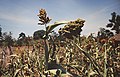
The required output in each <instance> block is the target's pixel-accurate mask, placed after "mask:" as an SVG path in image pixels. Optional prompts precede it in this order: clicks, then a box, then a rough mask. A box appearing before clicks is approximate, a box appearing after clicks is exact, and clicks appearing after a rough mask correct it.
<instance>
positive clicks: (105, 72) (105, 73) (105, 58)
mask: <svg viewBox="0 0 120 77" xmlns="http://www.w3.org/2000/svg"><path fill="white" fill-rule="evenodd" d="M104 60H105V61H104V77H107V67H106V64H107V48H106V44H105V53H104Z"/></svg>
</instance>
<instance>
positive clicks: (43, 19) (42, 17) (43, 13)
mask: <svg viewBox="0 0 120 77" xmlns="http://www.w3.org/2000/svg"><path fill="white" fill-rule="evenodd" d="M38 17H39V18H40V19H39V21H40V22H41V23H38V24H40V25H44V24H47V23H49V22H50V21H51V19H50V18H49V17H47V12H46V11H45V9H41V10H40V11H39V15H38Z"/></svg>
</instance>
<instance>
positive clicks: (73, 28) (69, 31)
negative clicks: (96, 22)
mask: <svg viewBox="0 0 120 77" xmlns="http://www.w3.org/2000/svg"><path fill="white" fill-rule="evenodd" d="M84 22H85V21H84V20H82V19H77V20H76V21H70V22H69V23H68V24H67V25H65V26H64V27H63V28H60V29H59V31H58V32H59V34H60V35H62V36H65V37H66V38H68V39H73V36H74V37H77V36H78V35H80V32H81V31H82V29H81V28H82V27H83V25H84Z"/></svg>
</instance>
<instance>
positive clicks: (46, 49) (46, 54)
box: [44, 24, 49, 70]
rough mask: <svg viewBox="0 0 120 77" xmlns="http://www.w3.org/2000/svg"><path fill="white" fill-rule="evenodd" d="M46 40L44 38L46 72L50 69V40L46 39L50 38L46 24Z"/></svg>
mask: <svg viewBox="0 0 120 77" xmlns="http://www.w3.org/2000/svg"><path fill="white" fill-rule="evenodd" d="M45 29H46V30H45V38H44V43H45V65H46V67H45V68H46V70H47V69H48V60H49V53H48V51H49V44H48V40H47V38H46V37H48V34H47V26H46V24H45Z"/></svg>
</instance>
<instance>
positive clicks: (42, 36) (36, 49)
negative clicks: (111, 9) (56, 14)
mask: <svg viewBox="0 0 120 77" xmlns="http://www.w3.org/2000/svg"><path fill="white" fill-rule="evenodd" d="M38 17H39V21H40V23H38V24H39V25H44V26H45V31H42V30H41V31H37V32H35V33H34V36H33V37H26V36H25V34H24V33H21V34H20V37H19V39H18V40H11V39H12V38H11V36H10V35H6V36H5V35H4V39H3V40H1V42H0V77H119V76H120V40H119V39H120V34H119V33H120V32H119V30H116V34H114V35H112V33H111V32H110V31H108V30H105V29H101V30H100V31H99V32H98V35H97V36H94V34H90V35H89V36H82V35H81V34H80V33H81V31H82V27H84V22H85V20H82V19H79V18H78V19H76V20H74V21H64V22H56V23H54V24H53V25H47V24H48V23H49V22H50V21H51V19H50V18H49V17H48V16H47V12H46V11H45V9H41V10H40V12H39V15H38ZM119 17H120V16H119ZM117 21H118V22H119V23H120V18H119V20H117ZM111 22H113V21H111ZM118 22H116V23H118ZM113 23H114V22H113ZM63 24H64V25H65V26H64V27H63V28H60V29H59V31H58V33H59V35H57V34H56V35H55V34H54V35H53V34H52V33H54V32H53V29H54V28H55V27H57V26H59V25H63ZM109 25H110V24H109ZM5 38H6V39H5Z"/></svg>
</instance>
